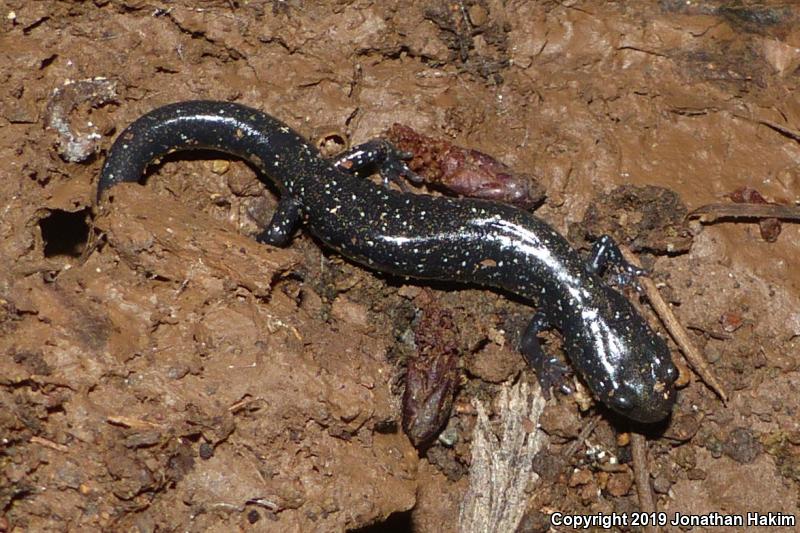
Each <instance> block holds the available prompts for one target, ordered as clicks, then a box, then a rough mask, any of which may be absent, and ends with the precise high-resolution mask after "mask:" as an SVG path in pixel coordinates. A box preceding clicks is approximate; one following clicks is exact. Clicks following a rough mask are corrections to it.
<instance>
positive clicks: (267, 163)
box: [98, 101, 677, 422]
mask: <svg viewBox="0 0 800 533" xmlns="http://www.w3.org/2000/svg"><path fill="white" fill-rule="evenodd" d="M192 149H211V150H215V151H220V152H226V153H229V154H233V155H236V156H239V157H241V158H243V159H245V160H247V161H249V162H251V163H252V164H253V165H254V166H255V167H256V168H257V169H258V170H260V171H261V172H262V173H263V175H264V176H267V177H268V178H269V179H271V180H272V181H273V182H274V183H275V185H276V186H277V187H278V188H279V190H280V192H281V205H280V206H279V212H282V214H279V215H276V217H275V218H274V219H273V222H272V223H271V226H272V227H271V228H268V230H267V232H265V234H268V233H269V232H270V231H272V232H273V233H274V234H276V235H278V236H279V237H278V238H275V239H271V242H281V243H283V242H285V241H286V240H288V237H287V236H288V235H290V234H291V231H292V230H293V229H294V226H295V225H296V222H298V221H299V220H300V219H301V218H302V220H303V221H304V222H305V226H306V228H307V230H308V231H309V232H310V233H312V234H313V235H314V236H315V237H317V238H318V239H319V240H320V241H322V242H323V243H325V244H326V245H327V246H329V247H331V248H333V249H335V250H337V251H338V252H339V253H341V254H342V255H344V256H346V257H348V258H350V259H352V260H354V261H356V262H359V263H361V264H363V265H366V266H368V267H369V268H372V269H376V270H381V271H385V272H389V273H392V274H395V275H399V276H409V277H413V278H422V279H436V280H447V281H458V282H466V283H473V284H479V285H485V286H490V287H497V288H500V289H504V290H507V291H510V292H512V293H515V294H517V295H519V296H521V297H524V298H526V299H528V300H530V301H532V302H535V303H537V304H538V306H539V312H540V313H541V314H540V315H537V317H538V318H539V319H541V318H544V319H546V323H547V324H548V325H550V326H553V327H556V328H558V329H559V330H560V331H561V332H562V334H563V337H564V341H565V349H566V352H567V354H568V356H569V358H570V360H571V362H572V364H573V367H574V368H575V370H576V371H577V372H578V374H579V375H580V376H581V377H582V378H583V380H584V381H585V383H586V384H587V385H588V386H589V388H590V389H591V390H592V392H593V393H594V394H595V395H596V396H597V398H598V399H600V400H601V401H603V402H604V403H605V404H606V405H608V406H610V407H611V408H613V409H614V410H616V411H618V412H620V413H622V414H623V415H625V416H627V417H629V418H632V419H634V420H637V421H640V422H655V421H658V420H661V419H663V418H665V417H666V416H668V415H669V413H670V412H671V409H672V406H673V404H674V401H675V389H674V385H673V382H674V380H675V378H676V376H677V372H676V370H675V367H674V366H673V364H672V362H671V359H670V354H669V350H668V349H667V346H666V344H665V343H664V341H663V340H662V339H661V338H660V337H658V336H657V335H656V334H655V333H654V332H653V331H652V330H651V329H650V327H649V326H648V325H647V324H646V323H645V321H644V320H643V319H642V317H641V316H640V315H639V314H638V313H637V312H636V311H635V310H634V309H633V307H632V306H631V304H630V303H629V302H628V301H627V300H626V299H625V298H624V297H623V296H622V295H620V294H619V293H618V292H616V291H615V290H614V289H612V288H610V287H609V286H608V285H606V284H605V283H604V282H603V281H602V280H601V279H600V277H599V276H598V275H597V274H596V273H595V272H594V271H593V270H594V269H593V268H591V267H590V266H587V265H586V264H585V262H584V260H583V259H582V258H581V257H580V255H579V254H578V253H577V252H576V251H575V250H573V249H572V248H571V246H570V245H569V244H568V243H567V241H566V240H565V239H564V238H563V237H562V236H561V235H559V234H558V233H557V232H556V231H555V230H554V229H553V228H551V227H550V226H549V225H547V224H546V223H545V222H543V221H541V220H539V219H538V218H536V217H534V216H533V215H531V214H529V213H527V212H525V211H522V210H520V209H517V208H514V207H511V206H509V205H505V204H499V203H495V202H490V201H484V200H473V199H455V198H443V197H432V196H427V195H417V194H410V193H404V192H399V191H395V190H391V189H390V188H388V187H385V186H381V185H378V184H374V183H372V182H371V181H369V180H366V179H363V178H361V177H358V176H355V175H353V174H352V173H347V172H344V171H342V170H339V169H337V168H335V167H334V165H333V164H332V163H331V161H329V160H327V159H324V158H322V156H321V155H320V154H319V153H318V151H317V150H316V149H315V148H314V147H313V146H312V145H310V144H308V143H307V142H306V141H305V140H304V139H302V138H301V137H300V136H299V135H298V134H297V133H296V132H294V131H293V130H292V129H290V128H289V127H287V126H286V125H284V124H283V123H281V122H279V121H278V120H276V119H274V118H273V117H271V116H269V115H267V114H265V113H262V112H260V111H257V110H255V109H251V108H248V107H245V106H242V105H239V104H234V103H226V102H210V101H189V102H181V103H177V104H171V105H167V106H164V107H161V108H159V109H156V110H154V111H152V112H150V113H148V114H146V115H144V116H143V117H141V118H139V119H138V120H136V121H135V122H134V123H133V124H131V125H130V126H129V127H128V128H127V129H126V130H125V131H124V132H123V133H122V134H121V135H120V136H119V138H118V139H117V141H116V142H115V143H114V146H113V147H112V148H111V151H110V153H109V155H108V158H107V160H106V162H105V165H104V167H103V171H102V174H101V177H100V181H99V184H98V199H100V198H101V196H102V194H103V193H104V191H106V190H107V189H108V188H110V187H112V186H114V185H115V184H117V183H120V182H137V181H139V180H140V179H141V178H142V176H143V174H144V172H145V170H146V167H147V166H148V165H149V164H150V163H151V162H153V161H154V160H156V159H158V158H160V157H162V156H163V155H165V154H168V153H170V152H174V151H180V150H192ZM366 156H367V158H369V156H370V154H366ZM360 157H364V154H360ZM533 329H536V328H533ZM537 331H538V329H537ZM533 336H534V338H532V339H529V341H530V342H531V343H533V344H536V347H537V348H538V343H537V342H536V339H535V332H534V333H533Z"/></svg>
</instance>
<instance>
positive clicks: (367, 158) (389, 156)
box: [333, 139, 422, 191]
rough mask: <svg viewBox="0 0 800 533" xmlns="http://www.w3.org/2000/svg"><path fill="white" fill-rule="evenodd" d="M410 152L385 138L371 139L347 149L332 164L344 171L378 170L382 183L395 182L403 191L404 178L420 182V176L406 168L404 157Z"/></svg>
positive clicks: (352, 172)
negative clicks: (402, 149)
mask: <svg viewBox="0 0 800 533" xmlns="http://www.w3.org/2000/svg"><path fill="white" fill-rule="evenodd" d="M411 156H412V154H410V153H408V152H403V151H401V150H399V149H398V148H397V147H396V146H395V145H393V144H392V143H390V142H389V141H387V140H385V139H373V140H371V141H367V142H365V143H364V144H359V145H358V146H356V147H354V148H352V149H350V150H348V151H347V152H346V153H345V154H344V155H342V156H340V157H339V158H338V159H336V161H334V163H333V165H334V166H335V167H336V168H338V169H339V170H342V171H344V172H348V173H350V174H355V175H356V176H358V175H360V174H361V173H362V172H364V173H367V174H369V173H372V172H374V171H376V170H377V171H378V173H379V174H380V175H381V178H383V185H384V186H385V187H388V186H389V182H392V181H393V182H395V183H396V184H397V185H398V186H399V187H400V188H401V189H403V190H404V191H405V190H407V188H408V186H407V185H406V182H405V180H404V179H403V177H405V179H407V180H408V181H410V182H412V183H417V184H419V183H422V176H420V175H419V174H417V173H415V172H414V171H413V170H411V169H410V168H408V165H406V162H405V159H410V158H411Z"/></svg>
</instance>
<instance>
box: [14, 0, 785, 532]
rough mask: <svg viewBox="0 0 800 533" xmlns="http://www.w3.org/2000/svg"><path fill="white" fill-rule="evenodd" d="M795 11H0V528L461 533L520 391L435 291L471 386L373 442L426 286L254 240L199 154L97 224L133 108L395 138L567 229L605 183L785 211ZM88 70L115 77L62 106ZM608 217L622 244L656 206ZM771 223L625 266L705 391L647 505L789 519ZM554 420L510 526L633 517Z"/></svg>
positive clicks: (477, 296)
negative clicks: (248, 116) (529, 191)
mask: <svg viewBox="0 0 800 533" xmlns="http://www.w3.org/2000/svg"><path fill="white" fill-rule="evenodd" d="M793 4H794V3H792V2H766V3H763V2H749V1H742V2H723V1H709V2H698V3H695V2H692V3H690V2H683V1H673V0H661V1H648V2H617V3H613V2H591V1H569V2H549V1H540V2H533V1H530V2H527V1H514V0H509V1H506V2H503V1H500V0H466V1H463V2H457V1H452V2H451V1H446V2H445V1H423V2H410V1H408V2H404V1H393V2H369V1H363V2H362V1H355V2H348V1H325V2H301V1H299V0H288V1H283V2H281V1H267V0H251V1H242V0H216V1H205V2H199V1H198V2H190V1H174V2H158V1H149V0H120V1H108V0H94V1H93V2H89V1H86V2H67V1H63V2H58V1H38V2H31V1H28V0H5V1H3V2H0V7H1V8H2V12H0V28H2V32H0V154H1V155H2V165H0V199H2V202H0V439H1V440H0V530H13V531H51V530H58V531H61V530H78V529H82V530H85V529H107V530H115V531H130V530H134V531H164V530H178V529H180V530H196V531H200V530H212V531H230V530H234V529H239V528H241V529H243V530H250V529H252V530H256V531H257V530H264V531H292V530H294V531H301V530H302V531H312V530H313V531H330V530H333V531H335V530H342V529H350V528H362V527H366V526H369V525H370V524H378V526H376V530H380V527H381V526H380V524H381V523H382V522H383V521H385V520H387V518H388V517H389V516H390V515H393V514H394V516H392V517H391V518H388V520H389V522H388V523H384V524H383V525H384V526H386V527H389V526H390V525H391V526H392V527H394V528H396V530H401V531H402V530H409V529H413V530H416V531H454V530H455V529H456V527H457V516H458V505H459V502H460V501H461V498H462V496H463V494H464V491H465V488H466V486H467V480H468V466H469V447H470V437H471V428H472V427H473V425H474V412H473V411H472V410H471V409H470V401H471V400H472V399H473V398H479V399H481V400H482V401H491V399H492V397H493V395H494V394H496V392H497V390H498V383H501V382H504V381H507V380H509V379H514V378H515V377H516V376H518V375H522V379H531V378H530V374H531V373H530V371H528V370H526V369H524V365H523V363H522V360H521V359H520V357H519V356H518V355H517V354H516V352H515V351H514V350H513V346H514V342H515V339H516V337H517V336H518V334H519V329H520V328H521V327H522V326H523V325H524V323H525V322H526V320H527V319H528V318H529V317H530V315H531V313H532V309H531V308H530V307H528V306H525V305H522V304H521V303H518V302H509V301H508V300H507V299H506V298H504V297H503V296H501V295H498V294H496V293H493V292H491V291H485V290H480V289H476V288H451V287H436V286H435V287H434V291H435V292H434V294H435V295H436V296H437V298H438V299H439V302H440V305H442V306H444V307H446V308H448V309H450V310H451V312H452V314H453V317H454V319H453V320H454V322H455V325H456V326H457V327H458V328H459V331H461V332H462V337H463V339H464V340H463V346H462V358H461V360H462V363H461V364H462V367H463V368H464V377H463V379H462V384H461V387H460V392H459V393H458V394H459V395H458V397H457V399H456V404H455V409H454V413H455V414H454V415H453V417H452V418H451V420H450V423H449V426H448V428H447V430H446V438H443V439H440V440H439V442H437V443H436V444H435V445H434V446H433V447H432V448H431V449H430V450H429V451H428V452H427V453H426V454H425V455H424V456H423V457H421V458H420V457H419V456H418V453H417V451H416V450H415V449H414V448H413V447H412V446H411V444H410V443H409V441H408V439H407V438H406V437H405V436H404V435H403V433H402V431H400V430H399V427H400V396H401V394H402V387H403V371H404V367H405V361H406V359H407V357H408V356H409V355H410V354H411V353H413V349H412V348H411V343H410V341H409V339H410V338H413V336H412V335H411V334H410V333H411V331H412V328H413V327H414V319H415V314H416V312H417V308H418V305H417V303H416V301H417V298H418V296H419V294H420V285H417V284H404V283H405V282H404V281H403V280H397V279H393V278H391V277H390V276H384V275H376V274H374V273H371V272H369V271H367V270H364V269H362V268H360V267H358V266H355V265H353V264H350V263H348V262H346V261H343V260H342V259H341V258H340V257H338V256H337V255H336V254H335V253H330V252H328V251H324V250H321V249H320V247H319V246H318V245H317V243H315V242H314V241H313V240H312V239H310V238H309V237H308V236H306V235H303V234H302V232H301V234H299V235H298V236H297V237H296V238H295V239H294V241H293V243H292V245H291V246H290V247H289V248H287V249H273V248H269V247H266V246H261V245H258V244H257V243H256V242H255V241H253V240H252V238H251V237H250V236H251V235H253V234H254V233H255V232H256V230H257V227H258V226H259V225H261V224H263V223H264V222H265V221H267V220H269V215H270V213H271V210H272V209H273V207H274V205H275V196H274V195H273V194H272V192H270V191H269V190H265V189H264V187H263V186H262V185H261V184H260V182H259V181H258V180H257V179H256V177H255V175H254V173H253V172H252V170H251V169H250V168H248V167H247V166H246V165H245V164H243V163H241V162H239V161H235V160H225V159H222V160H221V159H220V158H219V156H218V155H213V154H204V155H201V156H199V157H196V156H193V157H188V158H180V159H178V158H170V159H169V160H168V161H166V162H165V163H164V164H163V165H162V166H161V167H160V168H159V169H157V170H156V171H155V172H154V173H153V174H152V175H151V176H150V179H149V181H148V184H147V186H146V187H140V186H127V187H120V190H119V193H118V194H117V200H116V202H115V204H114V209H113V210H112V211H111V213H110V215H108V216H104V217H96V216H95V214H94V212H93V210H92V208H91V205H92V200H93V195H94V192H93V191H94V187H95V183H96V180H97V176H98V172H99V168H100V164H101V162H102V156H103V154H104V152H105V150H107V149H108V147H109V146H110V144H111V142H112V140H113V139H114V136H115V134H116V133H118V132H119V131H121V129H122V128H123V127H124V126H125V125H126V124H128V123H129V122H130V121H132V120H133V119H135V118H136V117H138V116H139V115H141V114H142V113H144V112H146V111H148V110H150V109H152V108H154V107H156V106H158V105H161V104H164V103H168V102H173V101H177V100H183V99H196V98H215V99H225V100H234V101H238V102H242V103H245V104H249V105H251V106H255V107H257V108H260V109H263V110H266V111H268V112H269V113H272V114H274V115H275V116H277V117H280V118H281V119H282V120H284V121H286V122H287V123H288V124H290V125H291V126H293V127H295V128H297V129H298V130H299V131H300V132H301V133H302V134H303V135H306V136H307V137H309V138H313V139H319V138H325V137H326V136H330V135H332V134H335V135H338V136H340V137H341V138H342V139H346V140H347V141H348V142H350V143H357V142H361V141H364V140H366V139H368V138H371V137H373V136H375V135H378V134H380V133H381V132H383V131H385V130H386V129H387V128H388V127H390V126H391V125H392V123H394V122H400V123H403V124H406V125H408V126H411V127H413V128H415V129H416V130H418V131H420V132H422V133H425V134H427V135H431V136H437V137H441V138H445V139H448V140H450V141H452V142H454V143H457V144H460V145H464V146H469V147H472V148H477V149H480V150H482V151H484V152H486V153H489V154H492V155H493V156H495V157H497V158H498V159H500V160H502V161H503V162H505V163H506V164H508V165H510V166H511V167H513V168H515V169H518V170H519V171H522V172H528V173H532V174H536V175H537V176H539V178H540V179H541V181H542V184H543V185H544V186H545V188H546V190H547V194H548V198H547V200H546V202H545V205H544V206H543V207H541V208H540V209H539V210H538V211H537V213H538V214H539V215H540V216H542V217H544V218H545V219H547V220H548V221H550V222H552V223H553V224H554V225H555V226H556V227H557V228H559V229H560V230H562V231H564V232H565V233H567V232H568V230H569V229H570V228H572V231H569V234H570V235H572V236H578V237H580V235H581V229H580V227H579V226H575V224H576V223H580V222H581V221H582V220H583V218H584V213H585V212H586V211H587V208H589V207H590V206H591V207H593V208H594V209H595V210H597V209H603V207H604V206H613V208H614V209H618V208H619V207H620V206H619V205H616V204H614V203H613V200H614V198H613V197H611V196H610V195H609V193H610V192H611V191H612V190H613V189H614V188H615V187H617V186H619V185H623V184H631V185H638V186H641V185H656V186H661V187H665V188H667V189H670V190H672V191H674V192H675V193H677V194H678V195H679V197H680V198H681V199H682V201H683V202H684V203H685V204H686V205H687V206H688V207H689V209H692V208H695V207H698V206H700V205H703V204H707V203H714V202H720V201H724V200H725V198H724V196H725V195H726V194H729V193H731V192H733V191H735V190H737V189H740V188H742V187H745V186H748V187H752V188H755V189H758V191H759V192H760V193H761V194H763V195H764V197H766V198H767V199H768V200H770V201H776V202H784V203H789V204H791V203H794V202H796V201H798V200H799V199H800V136H798V134H797V132H800V87H798V85H800V71H799V70H798V67H800V30H798V28H800V10H798V8H797V7H792V6H793ZM794 5H795V6H796V4H794ZM97 77H102V78H106V79H107V80H110V82H113V83H112V84H111V85H109V84H108V83H107V82H103V81H102V80H100V81H97V80H95V81H92V82H90V83H88V82H87V83H84V84H82V85H80V84H79V85H77V86H74V87H72V88H69V86H67V87H65V86H64V84H65V82H67V81H68V80H73V81H78V80H87V81H90V80H93V79H94V78H97ZM73 85H74V84H73ZM92 87H94V88H95V89H96V93H97V94H95V95H94V97H93V98H90V99H89V100H87V101H81V100H82V98H83V97H84V96H85V94H83V93H85V92H86V90H87V88H89V89H91V88H92ZM59 88H60V90H58V91H57V90H56V89H59ZM93 90H94V89H93ZM81 91H83V93H82V92H81ZM48 124H49V127H48ZM770 124H772V126H770ZM776 126H777V127H776ZM58 129H60V130H61V134H59V132H58V131H57V130H58ZM70 129H71V130H73V131H74V135H75V136H77V137H76V138H78V139H84V140H86V139H87V138H88V137H91V135H90V134H93V133H94V134H96V137H97V139H96V148H95V147H93V146H92V144H91V142H92V141H91V139H90V138H89V139H88V141H89V145H88V148H87V149H86V150H85V153H83V155H81V154H80V153H78V154H77V155H75V156H74V158H75V159H81V158H83V157H85V155H86V154H88V155H89V157H88V158H86V159H85V160H83V161H78V162H68V161H67V160H65V157H66V156H67V155H69V154H71V153H72V152H71V151H70V150H71V148H70V147H68V146H66V145H65V144H63V142H64V140H63V139H62V141H59V138H60V135H61V136H64V135H68V131H69V130H70ZM67 140H68V139H67ZM73 140H74V139H73ZM60 142H62V144H59V143H60ZM84 148H85V147H84ZM81 150H82V149H81ZM81 150H77V152H81ZM92 154H94V155H92ZM647 205H650V204H647ZM670 205H672V204H670ZM673 207H674V206H673ZM671 208H672V207H671ZM649 209H650V208H648V210H649ZM656 209H658V207H657V206H656ZM619 213H621V214H620V215H619V216H618V217H617V220H616V221H617V222H618V226H620V228H622V231H623V233H625V229H626V228H629V227H633V226H635V225H636V224H637V222H638V221H640V220H641V218H642V217H643V216H646V215H648V214H650V213H649V211H639V212H636V211H635V210H633V211H624V212H623V211H620V212H619ZM576 228H578V231H575V229H576ZM782 229H783V231H782V233H781V234H780V235H779V236H778V238H777V240H776V241H775V242H772V243H769V242H765V241H764V240H763V239H762V237H761V235H760V233H759V229H758V225H756V224H751V223H736V224H732V223H718V224H714V225H709V226H700V225H699V224H696V223H693V224H692V225H691V226H690V231H691V235H690V237H691V240H692V246H691V249H690V251H688V252H687V251H683V252H679V253H672V254H663V253H661V254H657V255H650V256H645V257H644V260H645V264H647V265H648V266H649V268H650V269H651V271H652V273H653V276H654V278H655V279H656V281H657V282H658V284H659V286H660V288H661V289H662V292H663V293H664V295H665V296H666V297H667V298H668V299H669V301H670V302H671V303H673V305H674V307H675V310H676V313H677V314H678V316H679V318H680V320H681V321H682V322H683V323H684V324H685V325H689V326H691V327H692V328H693V329H692V330H691V331H692V335H693V336H694V340H695V341H696V342H697V343H698V344H699V345H700V347H701V348H702V350H703V353H704V355H705V357H706V358H707V359H708V361H709V363H710V365H711V368H712V370H713V372H714V373H715V374H716V375H717V376H718V377H719V378H720V380H721V382H722V383H723V384H724V386H725V387H726V389H727V390H728V391H729V393H730V396H731V400H730V402H729V404H728V405H727V407H726V406H723V405H722V404H721V402H720V401H719V399H718V398H717V397H716V396H715V395H714V394H713V393H712V392H711V391H709V389H708V388H707V387H705V386H704V385H703V384H702V383H700V382H698V381H697V379H696V378H692V379H691V382H690V383H689V384H688V386H686V387H685V388H684V389H683V390H682V391H681V393H680V398H679V402H678V405H677V407H676V409H675V415H674V416H673V418H672V420H671V421H670V423H669V425H668V426H667V427H666V428H663V427H662V428H659V429H658V430H654V431H652V432H651V435H650V437H651V438H650V440H649V443H648V444H649V461H650V462H649V465H648V467H649V470H650V474H651V480H652V484H653V487H654V490H655V495H656V498H657V505H658V508H659V509H660V510H664V511H669V512H674V511H680V512H681V513H693V512H694V513H698V512H710V511H716V512H720V513H739V514H741V513H745V512H747V511H764V512H766V511H773V512H778V511H780V512H783V513H793V514H795V515H797V514H798V498H800V426H799V425H798V424H799V422H800V394H798V390H800V368H799V365H800V352H798V348H800V269H799V268H798V264H799V263H800V226H798V225H792V224H789V223H785V224H784V225H783V228H782ZM629 237H631V238H634V241H635V237H636V236H630V235H629ZM644 238H645V240H647V236H645V237H644ZM556 344H557V343H555V342H551V343H549V346H550V348H551V349H555V348H556ZM673 353H674V355H675V357H676V358H680V355H679V354H678V352H677V349H675V347H674V346H673ZM579 400H580V397H574V396H573V397H565V396H561V395H555V397H554V398H553V399H551V400H550V401H549V402H548V407H547V409H546V411H545V414H544V418H543V420H542V425H543V427H544V429H545V430H546V432H547V433H548V435H549V441H550V444H549V448H548V450H547V451H546V452H544V453H542V454H541V456H540V457H537V462H538V470H539V473H540V474H541V475H542V479H541V481H540V482H539V483H538V484H537V485H536V486H534V487H532V489H531V493H530V500H529V502H528V509H529V513H528V515H527V517H526V522H525V528H527V529H526V530H528V531H537V530H542V524H543V522H542V521H543V515H542V513H543V512H547V511H553V510H560V511H562V512H572V513H590V512H606V513H608V512H612V511H618V512H625V511H633V510H636V509H638V504H637V499H636V490H635V488H632V487H631V468H630V464H629V461H630V452H629V451H628V447H627V446H625V443H626V441H627V439H626V436H625V434H624V432H625V431H627V430H629V429H630V426H629V425H628V424H627V423H626V422H625V421H621V420H613V421H612V420H611V419H610V418H609V417H603V418H602V420H601V422H600V423H599V424H598V426H597V428H596V429H595V431H594V432H593V433H592V434H591V435H590V436H589V437H588V439H586V442H584V443H580V444H581V445H580V446H579V447H578V451H576V452H575V453H574V454H572V455H571V456H569V457H567V458H564V457H563V456H562V455H561V451H562V450H563V449H564V448H565V444H568V443H570V442H572V441H573V440H574V438H575V436H576V435H577V434H578V432H579V431H580V430H581V428H582V427H583V425H584V424H585V423H586V420H587V419H588V418H589V417H590V416H592V415H591V411H582V410H581V409H585V408H586V405H585V403H584V404H581V405H580V408H579V403H580V402H579ZM609 457H613V458H614V461H609ZM615 463H616V464H615ZM780 530H781V529H772V530H771V531H780ZM783 530H788V529H783ZM714 531H726V529H725V528H722V529H715V530H714Z"/></svg>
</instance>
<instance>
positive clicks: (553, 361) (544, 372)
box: [519, 313, 573, 399]
mask: <svg viewBox="0 0 800 533" xmlns="http://www.w3.org/2000/svg"><path fill="white" fill-rule="evenodd" d="M549 327H550V324H549V323H548V322H547V319H546V318H545V317H544V315H543V314H541V313H536V315H534V317H533V319H532V320H531V321H530V323H529V324H528V327H526V328H525V332H524V333H523V334H522V339H521V340H520V345H519V349H520V351H521V352H522V355H523V356H524V357H525V360H526V361H527V362H528V364H529V365H530V366H531V367H532V368H533V369H534V370H535V371H536V379H537V380H539V385H541V387H542V394H543V395H544V397H545V398H546V399H549V398H550V388H551V387H554V386H557V387H558V388H559V390H561V392H563V393H564V394H572V392H573V391H572V388H571V387H570V386H569V385H568V384H567V377H568V376H569V375H570V374H571V371H570V369H569V368H568V367H567V366H566V365H565V364H564V363H562V362H561V361H559V360H558V359H557V358H555V357H553V356H551V355H547V354H545V353H544V350H542V346H541V344H540V343H539V337H538V335H539V332H540V331H542V330H545V329H548V328H549Z"/></svg>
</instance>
